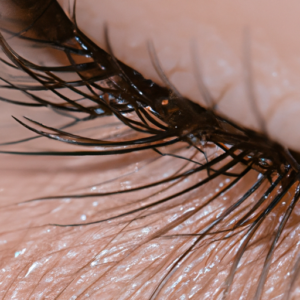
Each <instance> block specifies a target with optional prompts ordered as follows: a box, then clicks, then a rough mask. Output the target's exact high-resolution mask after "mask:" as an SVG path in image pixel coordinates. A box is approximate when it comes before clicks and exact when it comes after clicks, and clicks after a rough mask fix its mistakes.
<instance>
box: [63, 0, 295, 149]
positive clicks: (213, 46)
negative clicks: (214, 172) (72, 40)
mask: <svg viewBox="0 0 300 300" xmlns="http://www.w3.org/2000/svg"><path fill="white" fill-rule="evenodd" d="M60 2H61V3H63V4H66V2H67V1H60ZM299 6H300V4H299V2H298V1H294V0H292V1H289V2H288V3H286V1H283V0H280V1H276V2H274V1H272V0H263V1H243V2H241V1H237V0H228V1H209V3H208V2H207V1H201V0H200V1H198V0H191V1H189V2H188V3H187V2H186V1H184V0H175V1H173V0H166V1H163V2H162V1H159V0H154V1H138V0H127V1H121V0H120V1H114V2H111V1H109V0H104V1H97V0H87V1H82V0H78V1H77V9H78V11H80V12H81V13H80V14H78V18H77V19H78V24H80V26H81V28H82V29H83V31H84V32H86V33H87V34H88V35H89V36H91V37H92V38H93V40H95V41H97V43H98V44H99V45H100V47H104V46H105V43H104V37H103V33H102V31H101V30H99V28H103V24H104V23H107V25H108V27H109V32H110V39H111V43H112V47H113V49H114V52H115V55H116V56H117V57H118V58H119V59H120V60H122V61H123V62H125V63H126V64H128V65H130V66H131V67H133V68H134V69H136V70H138V71H139V72H141V73H142V74H143V75H144V76H145V77H146V78H151V79H153V80H154V81H156V82H159V83H161V80H160V79H159V77H158V76H157V74H156V72H155V70H154V68H153V66H152V63H151V60H150V58H149V53H148V49H147V41H148V40H151V41H152V42H153V44H154V46H155V49H156V51H157V55H158V58H159V60H160V62H161V65H162V68H163V70H164V72H165V73H166V75H167V76H168V77H169V79H170V80H171V82H173V84H174V85H175V86H176V87H177V89H178V90H179V91H180V92H181V93H182V94H183V95H184V96H186V97H188V98H190V99H192V100H193V101H195V102H197V103H201V104H202V105H203V104H204V101H203V99H202V97H201V93H200V92H199V85H198V84H197V80H196V79H195V72H194V67H193V65H194V64H195V59H194V58H193V55H192V49H191V48H192V46H191V45H193V44H196V46H197V52H196V56H197V59H198V60H199V62H200V67H201V70H202V74H203V77H204V83H205V84H206V86H207V88H208V89H209V91H210V92H211V94H212V96H213V98H214V99H218V105H217V111H218V112H219V113H220V114H222V115H223V114H224V115H225V116H226V117H227V118H229V119H231V120H233V121H235V122H238V123H239V124H241V125H243V126H246V127H248V128H251V129H255V130H260V131H262V130H263V128H260V126H259V122H258V121H257V118H258V116H257V112H259V118H262V119H263V120H264V121H265V123H266V126H265V128H266V131H267V132H266V133H267V135H268V136H269V137H270V138H271V139H273V140H275V141H278V142H279V143H281V144H283V145H284V146H286V147H288V148H291V149H294V150H296V151H297V150H300V142H299V141H300V133H299V131H298V130H295V129H296V128H299V127H300V124H299V122H300V121H299V118H298V115H299V113H300V104H299V103H300V101H299V99H300V85H299V80H300V76H299V75H300V64H299V59H298V57H299V53H300V39H299V38H298V37H297V36H298V34H297V32H298V29H299V28H300V21H299V18H298V14H297V12H298V11H299V9H300V7H299ZM245 29H247V30H249V32H250V43H249V44H250V47H251V49H250V53H251V57H246V58H245V41H244V40H245V34H244V32H245ZM245 59H251V61H250V64H249V65H250V66H251V68H252V72H253V87H254V88H253V90H254V96H255V101H256V103H257V107H258V109H257V110H256V111H255V110H253V107H252V104H251V101H253V99H251V97H250V96H249V93H248V90H247V79H246V78H247V76H245V63H244V61H245ZM219 98H221V99H219Z"/></svg>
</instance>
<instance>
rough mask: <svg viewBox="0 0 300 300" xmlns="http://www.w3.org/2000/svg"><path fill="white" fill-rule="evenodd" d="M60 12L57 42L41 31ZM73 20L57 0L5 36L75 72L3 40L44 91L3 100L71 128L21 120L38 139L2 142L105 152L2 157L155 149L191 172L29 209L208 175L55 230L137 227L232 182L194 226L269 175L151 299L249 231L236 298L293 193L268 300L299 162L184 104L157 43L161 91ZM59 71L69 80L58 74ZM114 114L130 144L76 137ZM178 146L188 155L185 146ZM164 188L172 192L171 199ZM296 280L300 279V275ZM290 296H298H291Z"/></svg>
mask: <svg viewBox="0 0 300 300" xmlns="http://www.w3.org/2000/svg"><path fill="white" fill-rule="evenodd" d="M50 8H51V9H52V10H53V9H54V10H55V9H56V10H57V15H60V16H62V21H61V22H62V24H63V25H61V26H63V27H64V28H66V30H65V31H64V32H63V34H61V36H57V35H56V31H57V30H56V28H54V27H53V28H52V27H48V29H51V30H52V31H53V32H50V33H49V32H48V33H47V34H45V33H44V32H39V31H37V29H36V28H37V24H36V23H38V22H39V21H43V20H45V22H46V21H47V18H49V14H47V12H48V10H49V9H50ZM73 19H74V20H73V22H71V21H70V20H69V19H68V18H67V17H66V16H65V15H64V13H63V12H62V10H61V8H60V7H59V6H58V4H57V3H56V1H49V3H48V4H47V6H46V8H44V9H42V12H41V13H39V14H37V18H36V19H35V21H34V22H32V24H31V25H30V26H29V27H27V28H26V30H22V31H21V32H19V33H18V34H16V33H14V32H10V31H9V30H8V29H7V28H6V29H5V30H6V31H7V32H9V33H12V34H13V35H14V36H18V37H19V38H22V39H27V40H29V41H31V42H34V43H38V44H42V45H45V46H47V47H50V48H54V49H56V50H59V51H60V52H61V54H64V55H65V56H66V58H67V59H68V62H69V64H68V65H65V66H57V67H51V66H40V65H36V64H33V63H31V62H30V61H27V60H26V59H24V58H23V57H21V56H20V55H18V53H16V52H15V51H14V50H13V49H12V48H11V47H10V46H9V44H8V42H7V41H6V40H5V38H4V37H3V35H2V34H1V35H0V45H1V47H2V49H3V52H4V53H5V54H6V56H7V57H8V58H9V59H10V61H9V62H8V61H6V60H4V59H1V62H2V63H4V64H5V65H6V66H7V67H9V68H13V69H18V70H21V71H23V72H24V73H25V74H27V75H28V76H29V77H30V78H32V79H34V80H35V81H36V84H35V85H32V84H31V85H26V84H22V85H20V84H17V83H13V82H11V81H9V80H6V79H5V78H1V80H2V81H3V82H4V85H3V86H2V88H9V89H12V90H17V91H20V92H22V93H23V94H24V95H26V96H27V97H28V98H30V99H31V101H30V102H26V101H22V100H14V99H8V98H4V97H0V100H1V101H5V102H9V103H12V104H16V105H21V106H31V107H49V108H51V109H53V110H54V111H55V112H57V113H60V114H64V115H65V116H67V117H70V118H72V121H71V122H70V123H68V124H66V125H65V126H63V127H60V128H55V127H53V126H50V125H44V124H42V123H40V122H37V121H34V120H32V119H29V118H26V117H25V120H26V122H25V121H22V120H20V119H17V118H14V119H15V120H16V121H17V122H18V123H19V124H21V125H22V126H24V127H26V128H27V129H29V130H31V131H32V132H34V133H36V134H38V136H34V137H32V138H27V139H22V140H16V141H11V142H6V143H2V144H1V146H7V145H13V144H20V143H24V142H27V141H29V140H32V139H37V138H39V137H41V136H43V137H46V138H49V139H53V140H57V141H60V142H63V143H68V144H72V145H74V146H84V147H101V150H74V151H73V150H72V151H53V150H49V151H33V152H28V151H8V150H1V151H0V153H2V154H5V153H6V154H17V155H34V156H35V155H39V156H83V155H95V156H98V155H116V154H118V155H121V154H125V153H137V152H140V151H146V150H152V151H155V152H156V153H157V154H159V155H161V156H169V157H171V158H173V159H174V160H177V159H178V160H182V161H185V162H186V164H187V165H188V166H189V169H188V170H185V171H184V170H180V171H179V173H178V174H175V175H172V176H169V177H167V178H166V179H163V180H158V181H156V182H151V183H148V184H144V185H141V186H137V187H135V188H131V189H127V190H114V191H110V192H105V193H89V194H69V195H50V196H46V197H42V198H41V197H40V198H38V199H29V200H26V201H24V202H22V203H23V204H26V203H28V202H42V201H53V200H55V199H63V198H75V199H76V198H77V199H83V198H91V197H104V196H113V195H118V194H124V193H135V192H138V191H140V190H144V189H151V188H153V187H159V186H162V185H163V184H166V183H172V184H173V183H174V182H175V183H174V184H177V183H178V182H180V181H182V180H183V179H186V178H189V177H191V176H193V175H194V174H199V173H200V172H204V171H205V172H206V174H207V175H206V178H205V179H202V180H201V181H200V182H197V183H195V184H192V185H190V186H188V187H185V188H184V189H182V190H179V191H177V192H176V193H173V194H171V195H169V196H166V197H162V198H159V199H158V200H156V201H154V202H149V203H148V204H147V205H144V206H143V207H140V206H139V205H136V206H134V205H133V208H131V207H130V208H129V209H127V210H125V212H123V213H120V214H115V215H113V216H111V217H109V218H106V219H100V220H96V221H93V222H85V223H80V224H79V223H78V224H67V225H63V224H51V225H53V226H61V227H66V226H83V225H86V226H87V225H91V224H96V223H101V222H106V221H109V220H113V219H118V218H121V217H124V216H132V219H135V218H136V217H135V213H137V212H140V213H141V216H142V217H144V216H145V215H146V214H148V213H149V214H153V213H154V212H155V209H163V210H164V209H167V208H165V207H164V206H163V205H164V204H166V203H171V202H172V200H174V199H176V198H177V197H179V196H182V195H185V194H187V193H189V192H191V191H195V190H196V189H198V188H200V187H202V186H204V185H205V184H207V183H208V182H211V181H213V180H214V179H215V178H217V177H219V176H227V177H228V178H230V182H229V183H228V184H227V185H225V186H224V187H223V188H221V189H220V190H219V191H218V192H215V194H214V195H213V196H211V197H210V198H209V200H207V201H206V203H204V204H203V205H202V206H200V207H198V208H197V209H196V210H194V211H193V212H192V213H189V214H187V216H186V217H185V218H184V221H185V220H187V219H188V218H190V217H192V216H193V215H195V214H196V213H197V212H199V211H200V209H202V208H204V207H205V206H207V205H208V204H209V203H211V202H212V201H214V200H215V199H216V198H217V197H219V196H220V195H222V194H224V193H226V192H227V191H229V190H230V189H231V188H233V187H235V186H236V185H237V184H238V183H239V182H240V181H241V179H242V178H244V176H245V175H246V174H248V173H249V172H250V171H251V172H257V174H259V175H260V176H259V177H258V179H257V181H255V182H254V183H253V185H252V187H251V188H250V189H249V190H248V191H246V192H245V193H244V195H243V196H242V197H240V198H239V199H237V200H236V202H235V203H234V204H233V205H231V206H230V207H228V208H227V209H226V210H225V211H224V212H223V213H222V214H221V215H220V216H218V217H217V218H216V219H215V220H214V221H213V222H211V223H210V224H209V225H208V226H206V227H205V228H203V229H202V230H201V231H200V232H197V233H195V234H194V235H193V236H194V237H196V238H195V240H194V242H193V243H192V244H191V246H190V247H189V248H188V249H187V250H185V251H184V252H183V253H182V254H181V255H180V256H179V257H178V259H177V261H176V263H174V264H173V265H171V266H170V268H169V271H168V273H167V274H166V275H165V276H164V277H163V278H162V279H161V282H160V284H159V285H158V286H157V288H156V289H155V290H154V291H153V293H152V296H151V299H155V298H156V297H157V296H158V294H159V292H160V291H161V289H162V288H163V287H164V285H165V284H166V282H167V281H168V279H169V278H170V277H171V275H172V274H174V273H175V272H176V271H177V270H178V269H179V268H180V267H181V263H182V262H183V261H184V260H185V259H187V258H188V257H189V255H191V253H193V251H194V250H195V249H197V247H199V246H200V245H201V242H202V241H203V240H204V239H207V238H208V237H210V236H212V235H214V234H215V235H217V234H220V233H223V236H222V237H221V238H222V239H227V238H230V237H231V236H232V235H234V234H239V233H240V232H243V233H244V241H243V242H242V244H241V246H240V247H239V251H238V252H237V254H236V256H235V259H234V262H233V265H232V268H231V271H230V274H229V276H228V277H227V280H226V282H225V288H224V293H223V295H224V296H223V299H225V298H226V297H229V296H228V295H229V292H230V288H231V286H232V283H233V278H234V275H235V272H236V270H237V266H238V263H239V262H240V260H241V257H242V255H243V254H244V253H245V251H246V248H247V246H248V245H249V242H250V241H252V238H253V237H254V236H255V234H256V232H257V231H258V229H259V228H260V225H261V224H262V223H263V222H264V221H265V220H266V218H267V216H268V215H269V214H270V212H272V211H274V210H275V208H276V207H277V206H278V204H279V203H281V202H282V201H283V198H284V197H286V195H287V194H288V193H290V194H291V195H292V196H291V197H290V199H289V201H290V202H289V206H288V208H287V210H286V211H285V213H284V217H283V219H282V220H281V222H280V224H279V227H278V228H277V230H276V232H275V233H274V234H275V236H274V237H272V244H271V246H270V248H269V252H268V255H267V257H266V259H265V263H264V266H263V270H262V273H261V275H260V279H259V281H258V282H259V283H258V287H257V290H256V294H255V299H260V298H261V295H262V292H263V287H264V284H265V281H266V276H267V274H268V271H269V268H270V263H271V259H272V255H273V253H274V251H275V250H276V245H277V243H278V240H279V238H280V236H281V233H282V231H283V229H284V227H285V225H286V223H287V221H288V220H289V217H290V215H291V213H292V211H293V209H294V207H295V205H296V204H297V202H298V199H299V196H300V183H299V174H300V172H299V170H300V169H299V168H300V166H299V163H298V161H299V157H300V156H299V154H298V153H295V152H293V151H289V150H287V149H285V148H284V147H282V146H281V145H279V144H277V143H275V142H273V141H271V140H269V139H268V138H267V137H266V136H264V135H263V134H259V133H256V132H254V131H251V130H249V129H246V128H242V127H240V126H238V125H236V124H234V123H232V122H230V121H229V120H226V119H224V118H222V117H220V116H218V114H217V113H216V112H215V111H214V110H213V109H205V108H203V107H201V106H199V105H198V104H195V103H193V102H191V101H190V100H188V99H186V98H184V97H183V96H181V95H180V94H179V93H178V92H177V91H176V89H175V87H173V86H172V84H171V83H170V82H169V81H168V79H167V78H166V77H165V75H164V73H163V71H162V69H161V67H160V65H159V61H158V59H157V57H156V54H155V50H154V49H153V47H151V45H150V46H149V51H150V54H151V57H152V61H153V64H154V66H155V67H156V70H157V72H158V73H159V75H160V76H161V77H162V79H163V80H164V82H165V84H166V86H167V87H161V86H159V85H157V84H155V83H154V82H152V81H150V80H146V79H144V78H143V76H142V75H141V74H140V73H138V72H136V71H135V70H133V69H132V68H130V67H129V66H127V65H125V64H124V63H122V62H120V61H118V60H117V59H116V57H115V56H114V54H113V49H112V47H111V45H110V42H109V35H108V30H107V29H105V36H106V44H107V49H108V53H107V52H105V51H104V50H102V49H100V48H99V47H98V46H97V45H95V44H94V43H93V42H92V41H91V40H90V39H88V38H87V37H86V36H85V35H84V34H83V33H82V32H81V31H80V29H79V28H78V27H77V25H76V21H75V15H74V18H73ZM48 25H49V24H48ZM57 73H58V74H59V76H58V75H56V74H57ZM67 73H72V74H74V75H77V77H79V79H76V80H73V81H69V80H66V79H63V78H64V75H65V74H67ZM65 89H67V90H69V91H72V92H73V93H74V94H75V95H76V97H79V99H76V100H74V99H73V100H72V99H71V98H69V97H67V96H65V95H64V94H63V90H65ZM37 91H39V92H43V91H50V92H52V93H53V94H54V95H55V96H56V97H57V98H58V99H59V101H50V100H47V99H45V98H43V97H42V96H37V94H36V93H34V92H37ZM74 113H79V114H81V115H84V117H82V118H79V117H77V115H76V116H75V115H74ZM109 116H114V117H115V118H117V119H118V120H119V121H120V122H122V123H123V124H124V125H125V126H126V127H127V128H128V130H129V133H130V135H129V136H130V137H129V138H128V137H127V134H123V136H121V137H119V138H118V139H117V140H110V139H108V140H104V139H93V138H89V137H86V136H82V135H78V134H74V133H71V132H68V131H66V130H67V129H71V128H72V126H74V125H76V124H78V123H79V122H88V121H90V120H94V119H97V118H107V117H109ZM38 128H39V129H38ZM178 145H180V147H179V148H176V146H178ZM162 148H163V149H162ZM183 148H186V149H190V150H193V155H192V156H190V157H188V156H187V155H186V156H182V155H181V154H180V151H181V150H182V149H183ZM209 148H214V149H215V153H218V156H217V157H212V156H208V155H207V154H206V152H207V150H208V149H209ZM199 155H201V159H202V160H200V159H199ZM197 159H198V160H197ZM200 161H201V162H200ZM202 161H203V162H202ZM190 164H192V166H190ZM240 169H242V170H240ZM280 186H281V187H280ZM163 189H164V188H163V187H162V188H161V191H162V190H163ZM258 191H259V193H258ZM253 195H255V196H254V197H255V200H256V202H255V203H254V204H253V205H252V206H251V205H249V207H248V210H245V211H244V210H243V209H241V207H242V204H243V203H245V202H246V201H247V200H248V199H249V197H250V196H253ZM270 195H272V197H271V196H270ZM137 202H138V201H137ZM149 209H153V211H148V210H149ZM234 215H236V216H238V217H236V218H235V222H234V223H233V224H234V225H231V223H230V221H232V220H233V219H234ZM177 225H178V223H176V222H174V224H171V225H168V227H167V230H166V231H164V232H163V233H162V235H165V234H166V233H167V232H168V231H169V230H171V229H172V228H174V227H175V226H177ZM191 236H192V235H191ZM208 241H209V240H208ZM206 242H207V241H206ZM295 274H297V273H296V272H295ZM295 276H297V275H295ZM293 280H295V277H294V278H293V279H292V280H291V282H293ZM290 289H291V288H290ZM287 293H290V290H289V291H288V292H287Z"/></svg>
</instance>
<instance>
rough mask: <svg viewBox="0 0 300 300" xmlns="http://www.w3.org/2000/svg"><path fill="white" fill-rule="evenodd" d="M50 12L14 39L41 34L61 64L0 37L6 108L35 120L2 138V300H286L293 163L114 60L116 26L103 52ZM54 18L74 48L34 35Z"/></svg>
mask: <svg viewBox="0 0 300 300" xmlns="http://www.w3.org/2000/svg"><path fill="white" fill-rule="evenodd" d="M49 3H50V2H49ZM45 5H46V8H45V7H44V8H43V7H40V9H41V12H42V13H40V14H38V13H37V16H40V15H42V17H40V18H37V19H36V20H37V21H36V22H34V25H33V26H29V27H28V26H26V28H29V29H28V30H26V31H25V30H24V31H22V32H21V36H22V37H23V38H24V37H25V39H26V38H27V39H29V40H30V39H31V40H32V41H33V42H34V44H35V46H37V45H39V42H38V40H42V41H43V43H45V38H47V40H48V44H49V45H48V46H50V48H51V47H53V48H54V49H55V51H58V52H56V53H55V55H57V57H58V59H56V57H55V56H54V57H53V59H54V60H55V64H54V66H53V65H52V62H51V64H50V62H47V63H45V62H43V64H41V63H36V62H35V61H34V60H33V61H30V60H25V59H24V58H23V55H20V56H19V54H18V51H17V50H18V49H17V47H16V48H13V47H11V46H10V45H11V43H12V42H11V40H10V39H9V36H10V35H11V34H12V32H9V33H8V35H7V36H4V38H2V39H1V45H2V49H3V51H4V53H5V54H6V57H5V56H3V61H2V64H3V66H4V68H5V74H6V76H8V77H4V75H3V76H2V81H3V85H2V89H3V90H6V91H7V90H8V92H7V93H6V94H4V95H2V98H3V99H2V100H3V101H5V102H6V103H5V102H3V104H2V103H1V106H2V105H3V108H4V109H3V111H4V112H5V115H6V114H8V113H9V111H10V110H11V111H12V114H13V115H14V116H15V115H16V114H20V113H21V114H24V112H25V111H26V112H28V113H30V117H29V118H26V119H24V118H22V117H18V116H17V117H16V118H15V120H12V121H11V123H9V124H14V125H5V126H4V131H5V132H6V135H3V136H4V142H3V143H2V146H1V149H0V151H1V160H2V169H3V172H6V174H8V175H7V176H5V177H6V178H3V179H2V182H3V186H4V188H3V191H4V192H5V193H4V200H3V203H2V209H3V212H2V214H3V218H2V219H3V220H4V221H2V222H3V223H2V225H3V226H2V228H3V229H2V234H1V246H2V249H1V250H2V251H1V253H2V262H3V263H2V266H1V267H2V275H3V277H2V279H1V282H2V284H3V286H4V288H3V291H2V297H3V298H4V299H5V298H7V299H9V298H13V297H17V296H19V297H21V298H22V297H23V298H30V297H36V296H37V295H43V296H42V297H48V298H50V299H59V298H61V299H64V298H68V299H69V298H71V299H85V298H91V299H99V297H100V298H101V299H141V298H142V299H173V298H180V299H187V298H194V299H199V298H201V299H206V298H207V299H218V298H223V299H253V298H254V299H273V298H276V297H278V296H282V298H283V299H287V298H288V297H290V299H292V297H293V296H294V294H293V293H294V292H295V291H296V288H297V280H298V273H297V268H296V267H297V265H298V264H299V262H298V261H299V259H298V246H297V245H298V237H297V235H298V227H297V224H298V223H297V215H298V208H297V201H298V198H299V166H298V154H297V152H295V151H292V150H287V149H286V148H284V147H283V146H281V145H280V144H278V143H276V142H273V141H271V140H269V139H268V138H266V137H265V136H264V135H263V134H260V133H257V132H254V131H251V130H249V129H245V128H243V127H240V126H238V125H236V124H235V123H232V122H230V121H228V120H227V119H225V118H223V117H221V116H219V115H217V114H216V113H215V111H214V110H209V109H208V110H206V109H205V108H203V107H201V106H199V105H198V104H197V103H194V102H192V101H190V100H188V99H187V98H185V97H184V96H182V95H181V94H180V92H178V91H176V85H175V86H174V88H175V90H174V89H172V88H173V86H172V83H171V82H169V79H168V76H166V77H165V78H164V80H162V82H163V83H164V85H165V87H163V86H162V85H161V84H160V85H158V84H155V83H154V82H153V81H150V80H145V79H144V78H143V77H142V75H141V74H139V73H138V72H136V71H135V70H134V69H132V68H131V67H129V66H127V65H125V64H123V63H122V62H121V61H119V60H117V58H116V57H115V56H114V52H115V47H113V45H112V44H111V42H110V28H109V27H108V31H105V29H103V31H104V33H106V35H105V34H104V36H106V49H107V50H108V53H106V52H104V51H103V50H101V48H98V47H97V46H96V45H95V44H93V43H92V42H91V41H90V40H89V39H88V38H87V37H86V36H85V35H84V34H83V33H82V32H81V31H80V29H79V28H77V27H76V26H75V27H74V25H73V24H74V23H71V22H70V21H69V20H68V19H63V17H62V15H61V13H62V11H60V10H59V7H58V6H56V2H53V3H50V4H49V7H48V6H47V3H46V4H45ZM54 8H55V9H57V14H56V16H59V17H60V18H58V19H59V20H60V22H62V24H64V22H66V23H65V24H68V26H71V27H67V26H66V27H64V28H65V30H66V31H65V32H61V33H60V34H62V36H63V34H66V36H68V35H69V37H70V36H71V37H72V39H68V40H67V41H65V40H64V38H65V37H59V36H55V32H56V29H55V28H54V27H50V26H49V27H48V28H49V29H51V28H53V33H54V34H53V35H52V32H50V31H48V32H47V31H46V33H45V32H44V31H43V30H42V31H40V30H39V27H38V21H41V22H46V20H47V16H48V17H49V15H47V9H49V11H50V9H54ZM23 9H26V8H23ZM44 9H45V10H44ZM77 14H78V11H77ZM50 16H51V14H50ZM50 19H51V18H50ZM29 21H30V22H31V23H32V20H29ZM30 22H29V24H31V23H30ZM5 25H6V24H5ZM35 26H37V27H35ZM57 26H59V23H57ZM36 28H38V29H36ZM68 28H72V30H68ZM6 29H7V30H9V29H8V28H6ZM16 32H20V30H15V31H14V32H13V33H16ZM49 32H50V33H49ZM53 36H54V38H53V39H52V37H53ZM51 39H52V40H51ZM27 42H28V41H27ZM49 42H50V43H49ZM46 44H47V43H46ZM40 45H41V44H40ZM35 48H36V49H37V50H38V51H39V52H38V53H42V52H43V51H45V52H46V51H47V50H45V49H47V48H45V47H44V48H42V47H40V48H39V47H35ZM19 50H20V51H22V49H20V48H19ZM149 50H150V54H151V56H152V64H153V65H154V66H155V65H156V70H157V73H161V74H160V75H161V77H162V78H163V77H164V75H165V73H164V69H163V67H162V64H161V62H160V60H159V57H158V56H157V53H156V50H155V47H154V48H151V47H150V48H149ZM32 51H34V47H33V48H32ZM58 53H59V54H58ZM62 54H64V56H63V55H62ZM31 56H34V54H33V55H32V54H31ZM62 57H64V58H62ZM9 59H10V60H9ZM48 63H49V65H48ZM15 67H18V69H19V70H15ZM14 72H17V73H14ZM6 78H9V79H6ZM11 91H16V92H18V93H19V94H17V95H18V96H17V97H16V96H15V95H14V94H12V92H11ZM10 92H11V93H10ZM20 95H22V97H20ZM24 95H25V96H26V97H24ZM7 102H8V103H7ZM9 102H11V103H9ZM15 104H19V105H21V106H19V107H18V106H15ZM27 106H29V109H28V107H27ZM30 106H33V108H32V107H30ZM43 106H46V107H43ZM18 109H19V110H18ZM7 124H8V123H7ZM17 125H18V126H17ZM20 125H23V127H24V126H25V128H22V126H20ZM7 128H10V129H7ZM21 128H22V129H21ZM19 130H23V131H21V132H22V134H21V137H20V138H19V140H18V132H19ZM30 131H33V132H34V133H35V134H38V135H33V134H31V135H29V132H30ZM7 132H9V135H7ZM14 133H16V135H14ZM2 134H3V133H2ZM19 136H20V135H19ZM41 136H42V137H41ZM47 138H48V139H47ZM23 140H25V142H24V141H23ZM27 140H28V141H27ZM53 140H54V141H53ZM27 142H29V143H28V144H27ZM87 147H89V148H87ZM9 154H10V156H8V155H9ZM15 154H19V155H16V156H12V155H15ZM21 154H22V155H27V154H30V155H32V157H30V156H29V158H28V159H27V160H26V159H24V158H25V157H24V156H20V155H21ZM117 154H119V155H117ZM56 155H58V157H55V156H56ZM99 155H100V156H99ZM101 155H102V156H101ZM103 155H107V156H103ZM45 156H50V157H46V158H45ZM59 156H61V157H59ZM74 156H77V157H74ZM5 157H10V161H8V160H7V158H5ZM14 176H15V178H14ZM12 183H13V185H14V186H16V188H13V187H12ZM4 189H5V190H4ZM22 190H23V192H22V193H21V192H20V191H22ZM16 204H18V205H16ZM24 228H26V229H25V230H24ZM24 231H25V232H24ZM287 247H289V248H288V250H287ZM16 270H17V271H16ZM7 274H9V276H8V275H7ZM11 278H13V279H11ZM24 282H25V283H26V284H24ZM205 297H206V298H205Z"/></svg>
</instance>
